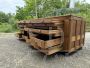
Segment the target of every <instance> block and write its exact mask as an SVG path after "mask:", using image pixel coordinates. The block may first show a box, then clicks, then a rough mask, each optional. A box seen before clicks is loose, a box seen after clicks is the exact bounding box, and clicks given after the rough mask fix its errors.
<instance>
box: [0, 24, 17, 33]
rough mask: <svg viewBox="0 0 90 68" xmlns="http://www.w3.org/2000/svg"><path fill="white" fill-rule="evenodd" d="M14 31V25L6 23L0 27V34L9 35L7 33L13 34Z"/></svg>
mask: <svg viewBox="0 0 90 68" xmlns="http://www.w3.org/2000/svg"><path fill="white" fill-rule="evenodd" d="M16 30H17V29H16V24H13V25H11V24H8V23H2V24H1V25H0V32H5V33H9V32H15V31H16Z"/></svg>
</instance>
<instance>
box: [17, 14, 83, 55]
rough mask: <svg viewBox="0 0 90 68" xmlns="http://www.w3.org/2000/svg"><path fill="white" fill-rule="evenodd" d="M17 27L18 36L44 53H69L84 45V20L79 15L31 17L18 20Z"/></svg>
mask: <svg viewBox="0 0 90 68" xmlns="http://www.w3.org/2000/svg"><path fill="white" fill-rule="evenodd" d="M18 27H19V29H20V32H19V33H17V36H18V38H19V39H24V40H25V41H26V42H27V43H29V44H30V45H31V46H33V47H34V48H36V49H37V50H39V51H41V52H43V53H45V54H46V55H51V54H53V53H56V52H67V53H71V52H74V51H77V50H78V49H80V48H82V47H83V45H84V39H85V21H84V20H83V18H81V17H77V16H73V15H67V16H59V17H51V18H39V19H32V20H26V21H20V22H19V23H18Z"/></svg>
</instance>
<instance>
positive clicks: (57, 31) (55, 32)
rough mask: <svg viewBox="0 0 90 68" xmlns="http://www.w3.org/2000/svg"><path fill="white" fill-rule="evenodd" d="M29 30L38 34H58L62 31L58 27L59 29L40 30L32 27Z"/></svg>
mask: <svg viewBox="0 0 90 68" xmlns="http://www.w3.org/2000/svg"><path fill="white" fill-rule="evenodd" d="M29 32H34V33H39V34H47V35H50V34H55V35H56V34H59V33H62V32H63V31H62V29H59V30H41V29H33V28H30V29H29Z"/></svg>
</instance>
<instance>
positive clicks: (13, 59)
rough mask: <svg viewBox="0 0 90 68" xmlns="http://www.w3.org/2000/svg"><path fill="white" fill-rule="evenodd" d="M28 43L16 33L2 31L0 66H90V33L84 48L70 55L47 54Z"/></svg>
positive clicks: (24, 67)
mask: <svg viewBox="0 0 90 68" xmlns="http://www.w3.org/2000/svg"><path fill="white" fill-rule="evenodd" d="M28 45H29V44H26V43H25V42H22V41H19V40H17V38H16V37H15V35H14V34H11V33H8V34H3V33H0V68H90V33H86V42H85V46H84V47H83V49H82V50H80V51H78V52H77V53H74V54H72V55H70V56H64V55H62V54H60V53H57V54H54V55H51V56H45V55H43V54H42V53H40V52H38V51H36V50H35V49H33V48H31V47H29V46H28Z"/></svg>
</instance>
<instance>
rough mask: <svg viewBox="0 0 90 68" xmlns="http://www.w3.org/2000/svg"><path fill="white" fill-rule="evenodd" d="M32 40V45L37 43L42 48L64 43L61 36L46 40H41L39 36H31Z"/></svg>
mask: <svg viewBox="0 0 90 68" xmlns="http://www.w3.org/2000/svg"><path fill="white" fill-rule="evenodd" d="M30 41H31V42H30V43H31V45H36V46H38V47H40V48H42V49H46V48H49V47H52V46H55V45H59V44H61V45H62V43H63V41H62V40H61V38H57V39H52V40H47V41H44V40H41V39H38V38H35V37H32V36H31V37H30Z"/></svg>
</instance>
